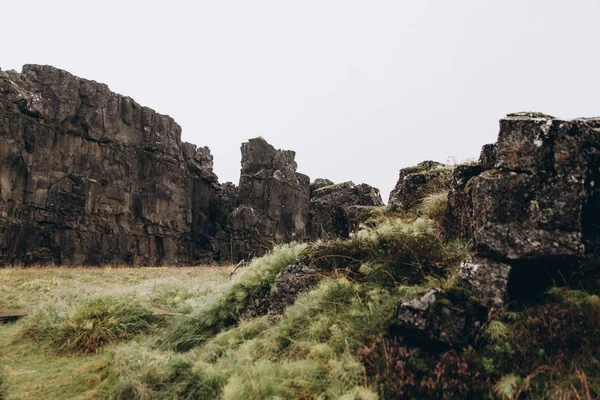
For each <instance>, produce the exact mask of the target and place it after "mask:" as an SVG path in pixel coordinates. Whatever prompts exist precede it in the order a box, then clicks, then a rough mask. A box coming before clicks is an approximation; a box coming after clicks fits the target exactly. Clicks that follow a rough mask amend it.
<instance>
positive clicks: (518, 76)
mask: <svg viewBox="0 0 600 400" xmlns="http://www.w3.org/2000/svg"><path fill="white" fill-rule="evenodd" d="M599 18H600V1H599V0H572V1H568V2H567V1H560V0H545V1H542V0H536V1H534V0H531V1H527V0H520V1H519V0H502V1H500V0H497V1H483V0H464V1H461V0H456V1H447V0H439V1H423V0H419V1H401V0H395V1H392V0H390V1H377V0H361V1H358V0H318V1H313V0H302V1H299V0H298V1H290V0H272V1H263V0H253V1H248V0H246V1H242V0H237V1H233V0H230V1H226V0H211V1H177V0H171V1H125V0H119V1H114V0H103V1H81V0H80V1H65V0H63V1H61V0H54V1H48V0H28V1H23V0H16V1H15V0H0V21H1V25H2V31H3V39H2V45H1V47H0V67H1V68H2V69H16V70H18V71H20V69H21V66H22V65H23V64H26V63H37V64H50V65H54V66H56V67H59V68H63V69H66V70H68V71H70V72H72V73H73V74H75V75H78V76H81V77H84V78H88V79H93V80H96V81H99V82H104V83H107V84H108V85H109V86H110V88H111V89H112V90H114V91H116V92H118V93H121V94H124V95H128V96H131V97H133V98H134V99H135V100H136V101H138V102H139V103H141V104H143V105H146V106H149V107H152V108H154V109H155V110H156V111H158V112H160V113H163V114H169V115H171V116H172V117H173V118H175V120H176V121H177V122H179V124H181V126H182V127H183V140H186V141H189V142H192V143H195V144H197V145H200V146H209V147H210V148H211V150H212V153H213V155H214V158H215V172H216V173H217V174H218V175H219V178H220V181H221V182H225V181H227V180H229V181H233V182H236V183H237V181H238V178H239V168H240V164H239V162H240V150H239V147H240V144H241V142H243V141H245V140H247V139H248V138H251V137H255V136H259V135H260V136H263V137H264V138H265V139H267V140H268V141H269V142H270V143H272V144H273V145H274V146H275V147H278V148H283V149H291V150H295V151H296V160H297V162H298V166H299V167H298V170H299V171H300V172H303V173H306V174H308V175H309V176H310V177H311V179H314V178H317V177H325V178H329V179H331V180H333V181H336V182H341V181H345V180H352V181H354V182H355V183H361V182H366V183H369V184H371V185H374V186H376V187H378V188H379V189H381V191H382V195H383V197H384V200H387V196H388V192H389V191H390V190H391V189H392V187H393V186H394V184H395V183H396V179H397V174H398V169H399V168H402V167H406V166H409V165H413V164H416V163H417V162H419V161H422V160H425V159H434V160H438V161H441V162H447V161H453V160H456V161H461V160H464V159H473V158H477V157H478V156H479V150H480V148H481V146H482V145H483V144H485V143H489V142H493V141H495V139H496V136H497V126H498V123H497V121H498V119H499V118H501V117H503V116H504V115H505V114H506V113H509V112H515V111H523V110H535V111H542V112H546V113H549V114H553V115H556V116H558V117H562V118H574V117H579V116H598V115H599V114H600V23H599V22H598V21H599Z"/></svg>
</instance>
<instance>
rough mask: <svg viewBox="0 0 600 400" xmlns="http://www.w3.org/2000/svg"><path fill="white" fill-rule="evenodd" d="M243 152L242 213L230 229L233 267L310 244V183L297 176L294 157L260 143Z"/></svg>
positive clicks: (237, 211) (235, 216)
mask: <svg viewBox="0 0 600 400" xmlns="http://www.w3.org/2000/svg"><path fill="white" fill-rule="evenodd" d="M241 150H242V162H241V163H242V169H241V174H240V183H239V186H238V199H237V203H236V204H237V208H236V209H235V210H233V212H232V213H231V216H230V221H229V224H228V225H229V228H230V232H231V243H232V244H231V248H232V258H233V259H234V261H237V260H241V259H250V258H252V257H256V256H261V255H263V254H265V253H266V252H267V251H268V250H270V249H271V248H272V247H273V245H274V244H277V243H286V242H290V241H303V240H305V239H306V237H307V226H306V225H307V220H308V211H309V205H310V179H309V178H308V177H307V176H306V175H304V174H301V173H298V172H296V168H297V165H296V162H295V160H294V159H295V153H294V152H293V151H289V150H276V149H275V148H274V147H273V146H271V145H270V144H269V143H267V141H266V140H265V139H263V138H260V137H259V138H254V139H250V140H249V141H248V142H246V143H243V144H242V148H241Z"/></svg>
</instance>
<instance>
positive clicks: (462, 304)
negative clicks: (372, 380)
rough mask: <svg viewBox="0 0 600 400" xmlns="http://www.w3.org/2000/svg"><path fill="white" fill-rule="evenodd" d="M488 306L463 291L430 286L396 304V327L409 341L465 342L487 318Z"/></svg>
mask: <svg viewBox="0 0 600 400" xmlns="http://www.w3.org/2000/svg"><path fill="white" fill-rule="evenodd" d="M486 317H487V308H486V307H484V306H482V305H480V304H479V303H478V302H476V301H473V300H472V299H470V298H469V296H467V295H465V294H463V293H462V292H450V293H443V292H442V291H441V290H439V289H431V290H430V291H429V292H427V293H426V294H425V295H422V296H420V297H417V298H414V299H412V300H410V301H405V302H401V303H399V304H398V306H397V308H396V328H395V329H396V331H397V333H398V334H400V335H402V336H403V337H405V338H406V339H407V340H408V341H412V342H415V343H417V344H424V343H426V344H428V345H434V346H439V347H441V348H461V347H464V346H466V345H467V344H468V343H469V341H470V339H471V338H472V335H473V334H474V333H475V332H476V330H477V328H479V327H480V326H481V325H482V323H483V322H484V321H485V320H486Z"/></svg>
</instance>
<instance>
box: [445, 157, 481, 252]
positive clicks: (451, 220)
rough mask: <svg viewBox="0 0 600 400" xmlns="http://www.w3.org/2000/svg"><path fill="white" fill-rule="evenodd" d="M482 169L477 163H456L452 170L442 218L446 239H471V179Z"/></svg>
mask: <svg viewBox="0 0 600 400" xmlns="http://www.w3.org/2000/svg"><path fill="white" fill-rule="evenodd" d="M481 171H482V167H481V165H480V164H479V163H469V164H462V165H457V166H456V167H455V168H454V170H453V171H452V183H451V185H450V186H451V188H450V191H449V192H448V204H447V207H446V213H445V216H444V220H443V227H444V232H445V235H446V237H447V238H448V239H458V238H460V239H466V240H468V239H471V238H472V236H473V200H472V194H471V189H472V179H473V178H474V177H475V176H478V175H479V174H480V173H481Z"/></svg>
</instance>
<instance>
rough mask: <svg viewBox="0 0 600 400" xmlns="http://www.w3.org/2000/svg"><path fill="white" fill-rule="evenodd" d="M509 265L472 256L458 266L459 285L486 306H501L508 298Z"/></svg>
mask: <svg viewBox="0 0 600 400" xmlns="http://www.w3.org/2000/svg"><path fill="white" fill-rule="evenodd" d="M510 269H511V267H510V265H508V264H503V263H499V262H496V261H492V260H489V259H487V258H481V257H472V258H470V259H468V260H466V261H465V262H463V263H462V265H461V266H460V275H459V280H460V285H461V286H462V287H463V288H465V289H466V290H468V291H469V292H470V293H472V294H473V295H475V296H476V297H477V298H478V300H479V301H480V302H481V303H482V304H484V305H486V306H488V307H502V306H504V305H505V303H506V301H507V300H508V277H509V273H510Z"/></svg>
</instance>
